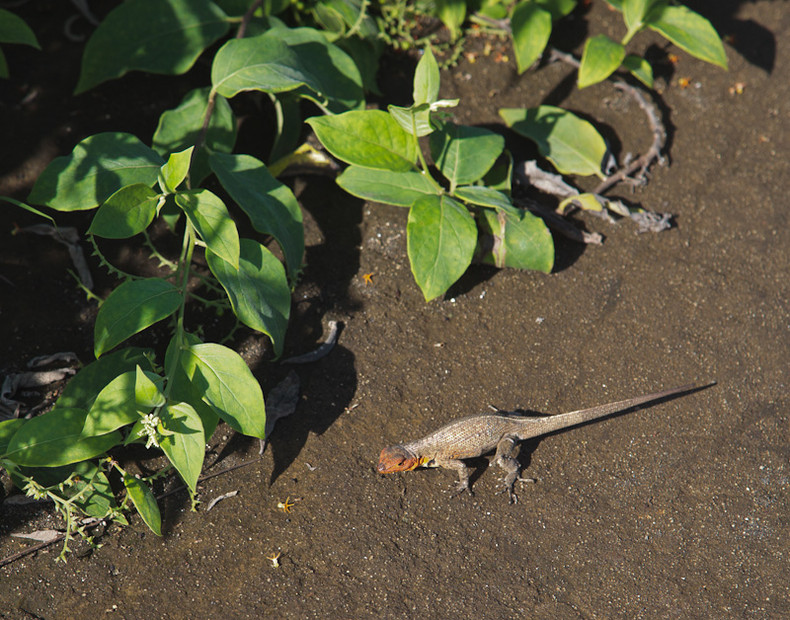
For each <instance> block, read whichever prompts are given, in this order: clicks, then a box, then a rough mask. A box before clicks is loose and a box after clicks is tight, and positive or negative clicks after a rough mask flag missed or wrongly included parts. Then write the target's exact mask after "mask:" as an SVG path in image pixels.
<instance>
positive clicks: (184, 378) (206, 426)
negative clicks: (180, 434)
mask: <svg viewBox="0 0 790 620" xmlns="http://www.w3.org/2000/svg"><path fill="white" fill-rule="evenodd" d="M182 335H183V343H182V346H181V348H180V349H179V348H178V347H177V343H176V341H177V339H178V336H177V335H176V336H174V337H173V339H172V340H171V341H170V344H169V345H168V347H167V351H166V352H165V372H166V373H167V379H168V383H167V385H168V389H169V390H170V400H171V401H172V402H186V403H189V404H190V405H191V406H192V407H193V408H194V409H195V411H197V413H198V415H199V416H200V419H201V422H202V425H203V432H204V434H205V436H204V437H203V442H204V443H207V442H208V441H209V439H211V435H212V433H214V429H215V428H216V427H217V423H218V422H219V416H218V415H217V412H216V411H214V409H213V408H212V407H211V406H210V405H209V404H207V403H205V402H203V400H202V398H203V393H202V391H201V388H200V386H199V385H194V384H193V383H192V379H191V376H192V374H194V367H195V365H194V358H192V357H191V356H190V359H192V363H191V364H186V370H189V372H190V373H191V374H189V375H187V372H186V371H185V366H184V365H183V364H182V361H183V360H181V359H180V355H181V354H182V353H183V351H184V349H185V348H186V347H188V346H191V345H195V344H200V339H199V338H198V337H197V336H195V335H194V334H190V333H186V332H185V333H183V334H182ZM177 354H178V355H177ZM201 381H202V380H201Z"/></svg>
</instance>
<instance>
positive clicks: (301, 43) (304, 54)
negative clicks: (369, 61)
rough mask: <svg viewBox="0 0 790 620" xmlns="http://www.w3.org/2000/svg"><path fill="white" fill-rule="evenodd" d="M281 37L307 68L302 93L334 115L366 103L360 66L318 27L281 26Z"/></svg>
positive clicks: (273, 32) (300, 90)
mask: <svg viewBox="0 0 790 620" xmlns="http://www.w3.org/2000/svg"><path fill="white" fill-rule="evenodd" d="M270 32H271V34H272V35H276V36H278V37H280V38H281V39H282V40H283V41H284V42H285V44H286V45H287V46H288V47H289V49H290V50H291V51H293V52H294V53H295V54H296V55H297V57H298V58H299V63H300V66H301V67H302V68H303V70H304V76H305V80H304V87H302V88H299V89H298V91H297V92H298V94H299V95H300V96H301V97H305V98H307V99H310V100H311V101H314V102H315V103H317V104H319V105H321V106H323V107H325V108H327V109H328V110H329V111H330V112H331V113H332V114H340V113H342V112H347V111H348V110H357V109H360V108H362V107H363V106H364V102H365V97H364V92H363V90H362V76H361V75H360V73H359V69H357V65H356V64H355V63H354V61H353V60H352V59H351V57H350V56H349V55H348V54H346V53H345V52H344V51H343V50H342V49H340V48H339V47H338V46H337V45H334V44H332V43H330V42H328V41H327V38H326V37H325V36H324V35H323V34H322V33H321V32H319V31H317V30H315V29H314V28H278V29H274V30H272V31H270Z"/></svg>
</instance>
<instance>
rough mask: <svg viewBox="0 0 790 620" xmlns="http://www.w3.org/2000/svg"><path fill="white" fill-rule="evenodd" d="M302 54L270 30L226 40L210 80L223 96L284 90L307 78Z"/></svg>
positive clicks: (218, 54) (216, 57) (300, 83)
mask: <svg viewBox="0 0 790 620" xmlns="http://www.w3.org/2000/svg"><path fill="white" fill-rule="evenodd" d="M305 74H306V71H305V69H304V68H303V67H302V66H301V63H300V61H299V57H298V56H297V55H296V52H294V51H293V50H292V49H291V48H289V47H288V45H286V43H285V42H284V41H283V40H281V39H280V38H279V37H277V36H276V35H273V34H272V33H270V32H267V33H264V34H261V35H258V36H255V37H248V38H245V39H232V40H230V41H228V42H227V43H225V45H223V46H222V47H221V48H220V50H219V51H218V52H217V55H216V56H214V63H213V64H212V66H211V83H212V85H213V86H214V90H216V91H217V92H218V93H219V94H220V95H222V96H223V97H228V98H231V97H234V96H236V95H237V94H239V93H240V92H242V91H246V90H261V91H263V92H267V93H282V92H285V91H289V90H294V89H295V88H298V87H299V86H301V85H302V84H304V83H305V82H306V81H307V76H306V75H305Z"/></svg>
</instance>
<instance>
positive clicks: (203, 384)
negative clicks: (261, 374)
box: [181, 343, 266, 439]
mask: <svg viewBox="0 0 790 620" xmlns="http://www.w3.org/2000/svg"><path fill="white" fill-rule="evenodd" d="M181 365H182V367H183V369H184V371H185V372H186V374H187V376H188V377H189V379H190V381H191V382H192V384H193V385H194V386H195V388H196V389H197V390H199V391H200V393H201V394H202V395H203V400H204V401H205V402H207V403H208V404H209V405H211V407H212V408H213V409H214V410H215V411H216V412H217V414H218V415H219V417H221V418H222V419H223V420H225V422H227V423H228V424H229V425H230V426H231V427H232V428H233V429H235V430H237V431H239V432H241V433H244V434H245V435H250V436H252V437H258V438H260V439H263V438H264V436H265V432H266V408H265V406H264V403H263V393H262V392H261V386H260V385H259V384H258V382H257V381H256V380H255V377H253V376H252V373H251V372H250V369H249V368H248V367H247V364H246V363H245V362H244V360H243V359H242V358H241V356H240V355H239V354H238V353H236V352H235V351H232V350H231V349H228V348H227V347H223V346H222V345H219V344H215V343H205V344H196V345H192V346H189V347H186V348H184V349H183V350H182V352H181Z"/></svg>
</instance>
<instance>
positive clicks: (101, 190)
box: [28, 133, 164, 211]
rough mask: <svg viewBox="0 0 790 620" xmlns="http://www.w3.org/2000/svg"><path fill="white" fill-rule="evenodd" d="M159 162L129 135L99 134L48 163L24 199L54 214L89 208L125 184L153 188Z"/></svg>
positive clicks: (155, 156)
mask: <svg viewBox="0 0 790 620" xmlns="http://www.w3.org/2000/svg"><path fill="white" fill-rule="evenodd" d="M163 163H164V162H163V161H162V158H161V157H160V156H159V155H158V154H157V153H156V152H155V151H153V150H151V149H150V148H148V147H147V146H146V145H145V144H143V143H142V142H140V140H138V139H137V138H136V137H135V136H133V135H132V134H129V133H99V134H96V135H94V136H90V137H88V138H85V139H84V140H82V141H81V142H80V143H79V144H77V146H75V147H74V150H73V151H72V152H71V154H70V155H65V156H62V157H56V158H55V159H54V160H52V163H50V164H49V166H47V167H46V169H45V170H44V172H42V173H41V175H40V176H39V177H38V179H37V180H36V183H35V185H33V191H31V192H30V196H29V197H28V200H29V201H30V202H32V203H34V204H39V205H47V206H48V207H52V208H53V209H57V210H58V211H79V210H83V209H93V208H94V207H96V206H97V205H99V204H101V203H102V202H104V201H105V200H106V199H107V198H109V197H110V196H111V195H112V194H114V193H115V192H117V191H118V190H119V189H121V188H122V187H124V186H126V185H132V184H134V183H142V184H144V185H148V186H151V185H153V184H154V183H156V179H157V177H158V175H159V168H160V166H161V165H162V164H163Z"/></svg>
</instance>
